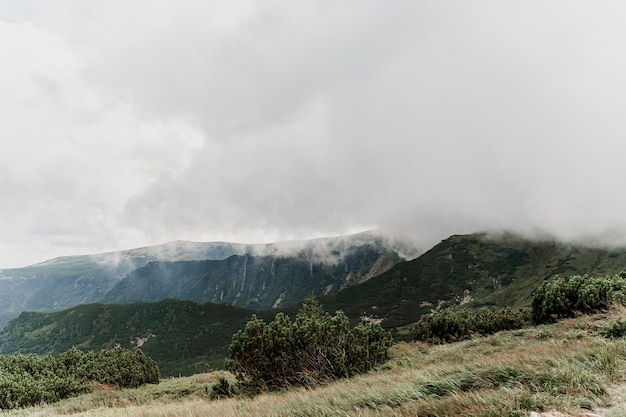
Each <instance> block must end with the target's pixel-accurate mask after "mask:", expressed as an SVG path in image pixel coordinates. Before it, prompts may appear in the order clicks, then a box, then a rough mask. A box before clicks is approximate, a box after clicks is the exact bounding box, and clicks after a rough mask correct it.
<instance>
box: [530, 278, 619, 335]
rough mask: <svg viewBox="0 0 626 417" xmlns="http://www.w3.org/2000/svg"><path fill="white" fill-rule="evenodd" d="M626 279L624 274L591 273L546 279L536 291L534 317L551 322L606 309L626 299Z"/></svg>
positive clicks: (536, 320) (533, 307)
mask: <svg viewBox="0 0 626 417" xmlns="http://www.w3.org/2000/svg"><path fill="white" fill-rule="evenodd" d="M624 294H626V280H625V279H624V278H623V277H622V276H621V275H615V276H614V277H604V278H595V277H590V276H587V275H584V276H580V275H576V276H572V277H569V278H561V277H556V278H554V279H552V280H549V281H544V282H543V283H541V285H540V286H539V287H538V288H537V289H536V290H535V291H534V293H533V299H532V311H533V321H534V322H535V323H547V322H551V321H554V320H556V319H557V318H560V317H573V316H576V315H578V314H590V313H595V312H598V311H602V310H606V309H607V308H609V307H610V306H611V304H613V303H615V302H624V300H625V299H626V297H625V295H624Z"/></svg>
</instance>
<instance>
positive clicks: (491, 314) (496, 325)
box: [412, 307, 531, 343]
mask: <svg viewBox="0 0 626 417" xmlns="http://www.w3.org/2000/svg"><path fill="white" fill-rule="evenodd" d="M530 318H531V312H530V309H528V308H523V309H518V310H514V309H511V308H508V307H507V308H501V307H481V308H478V309H476V310H460V311H453V310H442V311H439V312H437V313H434V314H428V315H424V316H422V317H421V318H420V319H419V320H418V321H417V323H415V325H414V326H413V329H412V331H413V339H414V340H421V341H427V342H431V343H444V342H454V341H457V340H463V339H467V338H469V337H470V336H472V335H473V334H482V335H488V334H493V333H496V332H499V331H501V330H513V329H519V328H522V327H525V326H528V325H530V324H531V320H530Z"/></svg>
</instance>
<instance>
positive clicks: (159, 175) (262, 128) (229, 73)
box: [0, 0, 626, 267]
mask: <svg viewBox="0 0 626 417" xmlns="http://www.w3.org/2000/svg"><path fill="white" fill-rule="evenodd" d="M624 18H626V5H624V4H623V3H622V2H619V1H599V2H583V1H565V0H563V1H551V2H544V1H532V0H531V1H524V2H509V1H484V0H483V1H481V0H479V1H474V2H464V1H460V0H459V1H446V0H443V1H442V0H437V1H420V2H414V1H408V0H406V1H405V0H398V1H393V2H383V1H377V0H365V1H359V2H356V1H349V0H345V1H333V2H329V1H322V0H319V1H306V0H305V1H300V2H295V3H294V2H288V1H276V0H269V1H264V2H257V1H228V2H227V1H212V2H200V1H192V0H177V1H170V0H164V1H161V2H149V1H146V0H136V1H133V2H132V3H130V4H129V2H122V1H115V0H113V1H107V2H104V1H98V2H90V3H88V4H86V3H84V2H81V1H77V0H57V1H55V2H47V1H43V0H20V1H17V0H13V1H6V2H3V4H2V5H0V59H1V60H2V65H0V146H1V147H2V151H1V152H0V219H1V220H2V228H1V229H0V267H10V266H24V265H26V264H29V263H34V262H39V261H43V260H45V259H48V258H51V257H54V256H59V255H72V254H87V253H97V252H103V251H111V250H119V249H127V248H132V247H138V246H145V245H152V244H156V243H162V242H167V241H170V240H176V239H187V240H194V241H236V242H272V241H279V240H280V241H284V240H289V239H308V238H316V237H322V236H336V235H342V234H348V233H354V232H358V231H362V230H368V229H372V228H381V229H383V230H385V231H388V232H390V233H394V234H400V235H402V236H403V237H408V238H411V239H413V240H414V241H415V243H416V244H417V245H418V246H419V247H421V248H423V249H427V248H428V247H430V246H432V245H433V244H435V243H437V242H438V241H439V240H441V239H444V238H446V237H447V236H448V235H450V234H459V233H471V232H475V231H479V230H488V231H491V230H496V231H497V230H511V231H514V232H518V233H522V234H525V235H527V236H535V235H541V236H545V235H549V236H554V237H555V238H558V239H563V240H577V241H581V240H585V241H594V242H601V243H611V244H623V243H624V241H625V240H626V239H624V237H625V236H626V233H625V231H626V214H624V213H626V196H625V195H624V194H623V193H621V189H622V184H623V183H624V180H625V179H626V165H625V164H624V163H623V162H622V159H623V155H624V151H625V150H626V141H625V140H624V136H625V133H626V119H625V118H624V117H623V115H624V114H625V110H626V78H625V77H624V76H623V74H625V73H626V58H625V57H624V54H623V53H622V51H623V49H624V46H625V45H624V44H625V43H626V26H624V25H623V21H624Z"/></svg>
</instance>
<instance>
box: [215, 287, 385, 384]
mask: <svg viewBox="0 0 626 417" xmlns="http://www.w3.org/2000/svg"><path fill="white" fill-rule="evenodd" d="M392 343H393V340H392V338H391V336H390V335H389V333H387V332H386V331H385V330H383V329H382V327H380V326H379V325H374V324H371V323H367V322H361V323H360V324H359V325H357V326H356V327H354V328H353V329H350V324H349V321H348V317H347V316H346V315H345V314H344V313H342V312H338V313H337V314H336V315H334V316H331V315H330V314H328V313H326V312H324V311H323V310H322V308H321V306H320V305H319V303H318V302H317V301H316V300H314V299H308V300H306V301H305V302H304V304H303V306H302V309H301V310H300V311H299V312H298V314H297V315H296V318H295V320H294V321H291V319H290V318H289V317H287V316H286V315H284V314H282V313H278V314H277V315H276V317H275V319H274V321H272V322H271V323H269V324H266V323H265V322H264V321H263V320H260V319H258V318H257V317H256V316H253V317H252V319H251V320H250V321H249V322H248V323H247V324H246V327H245V329H244V330H240V331H239V332H237V333H236V334H235V335H234V336H233V340H232V343H231V345H230V359H229V360H228V361H227V367H228V369H229V370H230V371H231V372H233V373H234V374H235V376H236V377H237V379H238V381H239V382H240V383H242V384H244V385H247V386H248V387H251V388H254V389H268V388H279V387H284V386H288V385H308V384H314V383H317V382H321V381H327V380H331V379H336V378H341V377H349V376H352V375H355V374H359V373H363V372H366V371H368V370H369V369H371V368H372V367H373V366H375V365H377V364H379V363H382V362H383V361H385V360H386V359H387V358H388V351H389V348H390V347H391V345H392Z"/></svg>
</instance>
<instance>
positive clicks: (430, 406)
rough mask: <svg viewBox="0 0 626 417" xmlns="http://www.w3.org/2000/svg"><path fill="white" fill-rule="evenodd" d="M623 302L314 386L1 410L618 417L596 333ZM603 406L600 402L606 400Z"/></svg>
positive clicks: (618, 371) (615, 347) (618, 375)
mask: <svg viewBox="0 0 626 417" xmlns="http://www.w3.org/2000/svg"><path fill="white" fill-rule="evenodd" d="M625 316H626V312H625V311H624V310H616V311H612V312H610V313H606V314H600V315H595V316H584V317H579V318H576V319H570V320H565V321H562V322H560V323H557V324H553V325H546V326H539V327H534V328H528V329H522V330H515V331H508V332H500V333H498V334H495V335H492V336H489V337H477V338H474V339H471V340H467V341H464V342H459V343H454V344H447V345H437V346H431V345H426V344H422V343H399V344H397V345H395V346H394V347H393V349H392V359H391V360H390V361H388V362H387V363H385V364H384V365H382V366H380V367H379V368H377V369H376V370H375V371H373V372H370V373H369V374H366V375H362V376H358V377H355V378H352V379H346V380H340V381H336V382H334V383H330V384H327V385H321V386H319V387H316V388H294V389H290V390H286V391H281V392H272V393H264V394H260V395H257V396H254V397H250V396H244V395H241V396H239V397H235V398H229V399H222V400H211V399H210V392H211V387H212V385H213V384H215V383H216V382H217V380H218V378H219V377H220V376H222V377H226V378H228V379H230V380H231V382H233V378H232V376H231V375H229V374H228V373H226V372H214V373H207V374H198V375H194V376H190V377H182V378H169V379H164V380H162V382H161V383H160V384H159V385H151V386H145V387H142V388H138V389H126V390H114V389H111V388H110V387H98V388H97V389H96V390H95V391H94V392H92V393H90V394H86V395H82V396H79V397H75V398H71V399H68V400H64V401H62V402H60V403H57V404H53V405H42V406H39V407H34V408H29V409H25V410H16V411H11V412H5V414H6V415H15V416H26V415H28V416H39V417H53V416H64V415H75V416H94V417H104V416H119V415H125V416H131V417H144V416H145V417H147V416H162V417H166V416H167V417H170V416H171V417H182V416H185V417H194V416H206V415H220V416H232V417H242V416H273V417H279V416H301V417H305V416H327V417H333V416H346V415H350V416H364V417H365V416H439V417H448V416H450V417H451V416H459V415H463V416H476V417H503V416H504V417H517V416H528V415H529V414H530V412H531V411H548V410H558V411H562V412H566V411H570V412H572V413H576V412H577V413H582V412H584V411H589V410H594V411H595V412H599V411H598V410H602V413H603V414H602V415H604V416H618V415H623V412H624V410H626V402H623V401H624V400H620V398H623V397H624V396H623V394H622V390H623V389H624V388H623V387H624V386H626V385H624V384H625V381H626V366H624V365H626V340H624V339H623V338H614V339H609V338H606V337H604V336H602V331H603V329H605V328H607V327H610V326H612V325H613V323H615V322H616V321H618V320H620V318H623V317H625ZM609 406H610V409H605V408H606V407H609Z"/></svg>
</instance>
